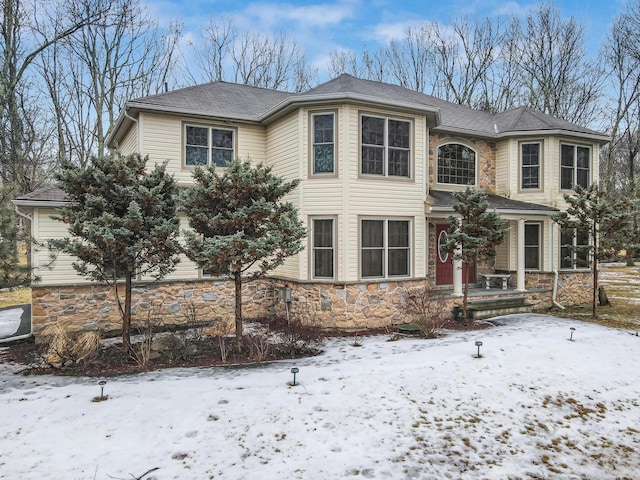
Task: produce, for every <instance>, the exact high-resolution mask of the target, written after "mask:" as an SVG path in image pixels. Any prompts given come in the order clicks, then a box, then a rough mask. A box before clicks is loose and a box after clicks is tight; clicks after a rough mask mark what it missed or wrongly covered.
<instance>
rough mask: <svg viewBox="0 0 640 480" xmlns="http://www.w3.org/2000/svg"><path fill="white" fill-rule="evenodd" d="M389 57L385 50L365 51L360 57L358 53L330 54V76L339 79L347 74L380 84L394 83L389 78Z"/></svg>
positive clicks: (338, 52)
mask: <svg viewBox="0 0 640 480" xmlns="http://www.w3.org/2000/svg"><path fill="white" fill-rule="evenodd" d="M387 60H388V55H387V52H385V50H384V49H380V50H378V51H377V52H370V51H369V50H366V49H365V50H364V51H363V52H362V54H361V55H360V56H359V57H358V55H357V54H356V52H353V51H347V50H338V51H334V52H330V53H329V74H330V75H331V76H332V77H337V76H338V75H341V74H343V73H347V74H349V75H352V76H354V77H357V78H364V79H366V80H375V81H378V82H388V81H393V78H392V77H390V76H389V72H388V70H389V65H388V64H387Z"/></svg>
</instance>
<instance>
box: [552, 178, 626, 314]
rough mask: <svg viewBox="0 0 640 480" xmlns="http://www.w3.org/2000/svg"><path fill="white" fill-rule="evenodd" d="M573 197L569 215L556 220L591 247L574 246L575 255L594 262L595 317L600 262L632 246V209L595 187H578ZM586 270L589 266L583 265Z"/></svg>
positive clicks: (566, 214)
mask: <svg viewBox="0 0 640 480" xmlns="http://www.w3.org/2000/svg"><path fill="white" fill-rule="evenodd" d="M573 190H574V191H575V194H574V195H567V194H566V195H565V196H564V199H565V201H566V202H567V203H568V204H569V207H568V208H567V210H566V211H564V212H560V213H558V214H556V215H554V216H553V220H554V221H555V222H556V223H557V224H558V225H559V226H560V228H561V229H563V230H571V231H573V232H585V233H587V234H588V236H589V244H588V245H580V246H578V245H575V246H571V250H572V253H573V252H575V253H577V254H583V255H582V256H585V255H586V257H587V258H589V259H591V271H592V274H593V298H592V314H593V316H594V317H595V315H596V302H597V298H598V262H600V261H602V260H606V259H607V258H609V257H611V256H612V255H613V254H615V253H616V251H618V250H619V249H620V248H623V247H624V246H631V245H632V244H633V233H632V209H631V207H630V204H629V202H628V201H627V200H626V199H608V198H607V197H606V193H605V192H604V190H601V189H600V188H599V187H598V185H596V184H592V185H591V186H589V187H588V188H584V187H581V186H580V185H575V186H574V187H573ZM584 266H585V267H586V266H587V265H584Z"/></svg>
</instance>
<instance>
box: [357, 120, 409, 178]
mask: <svg viewBox="0 0 640 480" xmlns="http://www.w3.org/2000/svg"><path fill="white" fill-rule="evenodd" d="M360 141H361V170H360V171H361V173H362V174H363V175H381V176H386V177H406V178H408V177H410V176H411V165H410V162H411V122H409V121H405V120H399V119H394V118H388V117H374V116H369V115H362V117H361V137H360Z"/></svg>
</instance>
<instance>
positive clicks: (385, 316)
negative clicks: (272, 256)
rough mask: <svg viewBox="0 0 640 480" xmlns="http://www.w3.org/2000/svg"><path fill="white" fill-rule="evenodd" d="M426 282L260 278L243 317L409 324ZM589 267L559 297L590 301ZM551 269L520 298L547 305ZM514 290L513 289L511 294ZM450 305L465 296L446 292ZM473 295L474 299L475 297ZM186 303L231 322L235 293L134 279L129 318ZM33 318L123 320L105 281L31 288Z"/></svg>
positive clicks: (171, 313) (177, 318)
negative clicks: (410, 298)
mask: <svg viewBox="0 0 640 480" xmlns="http://www.w3.org/2000/svg"><path fill="white" fill-rule="evenodd" d="M423 284H424V280H411V281H384V282H370V283H347V284H324V283H294V282H287V281H284V280H279V279H261V280H257V281H254V282H250V283H248V284H245V285H244V287H243V293H242V295H243V316H244V318H246V319H251V318H258V317H263V316H268V315H281V316H286V315H289V316H290V317H291V318H296V319H300V320H302V321H303V322H313V323H315V324H318V325H320V326H322V327H324V328H335V329H348V328H379V327H384V326H389V325H393V324H397V323H403V322H406V321H408V319H407V318H405V317H404V315H403V313H402V309H401V306H402V298H403V295H404V293H405V292H406V291H407V289H409V288H412V287H420V286H422V285H423ZM591 285H592V283H591V275H590V273H589V272H575V273H561V274H560V276H559V279H558V294H557V300H558V302H560V303H561V304H564V305H574V304H581V303H588V302H590V300H591ZM285 287H289V288H291V302H290V303H285V302H284V301H283V300H282V291H283V289H284V288H285ZM552 287H553V274H551V273H539V274H528V275H527V289H528V290H529V291H527V292H523V293H512V294H514V295H519V296H524V297H525V298H526V299H527V301H528V302H530V303H531V304H532V305H533V306H534V309H537V310H544V309H547V308H549V307H551V306H552V302H551V295H552ZM495 290H496V291H495V294H493V293H494V292H489V291H484V290H483V291H482V298H483V299H490V298H498V297H500V296H502V295H504V292H501V291H498V290H497V289H495ZM510 292H513V291H510ZM443 293H444V294H445V298H446V299H447V302H448V304H449V305H450V307H453V306H455V305H460V304H461V302H462V299H461V298H460V297H453V296H451V295H447V294H450V291H447V290H443ZM472 298H473V297H472ZM191 307H194V308H195V311H196V312H197V319H198V321H202V322H211V321H214V320H220V319H222V320H226V321H229V322H232V321H233V318H234V309H235V298H234V286H233V282H231V281H225V280H211V279H202V280H197V281H184V282H177V281H174V282H157V283H137V284H135V286H134V296H133V304H132V313H133V317H132V323H133V324H134V326H136V325H137V326H142V325H144V323H145V322H146V320H147V319H148V318H150V316H156V314H157V316H158V317H159V318H161V319H162V322H163V323H164V324H166V325H184V324H187V323H188V322H189V317H188V313H189V310H190V308H191ZM32 323H33V333H34V335H35V336H36V337H38V336H42V335H43V334H46V332H47V328H48V327H52V326H55V325H59V326H61V327H62V328H64V329H65V330H67V331H68V332H84V331H98V330H99V331H101V332H105V333H107V334H111V335H116V334H118V333H120V329H121V321H120V314H119V311H118V306H117V303H116V301H115V297H114V293H113V289H112V288H110V287H108V286H104V285H75V286H51V287H45V286H36V287H34V288H33V292H32Z"/></svg>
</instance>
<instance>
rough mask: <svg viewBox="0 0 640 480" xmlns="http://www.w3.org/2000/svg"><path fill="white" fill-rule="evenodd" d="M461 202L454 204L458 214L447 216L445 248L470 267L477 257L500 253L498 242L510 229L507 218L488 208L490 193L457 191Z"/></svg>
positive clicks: (466, 282) (466, 290)
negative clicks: (506, 221) (497, 247)
mask: <svg viewBox="0 0 640 480" xmlns="http://www.w3.org/2000/svg"><path fill="white" fill-rule="evenodd" d="M453 196H454V197H455V198H456V200H457V201H458V203H456V204H455V205H454V206H453V210H454V211H455V212H456V213H457V215H452V216H450V217H449V218H448V219H447V220H448V221H449V222H450V223H451V226H450V227H449V231H448V232H447V233H448V237H447V242H446V244H445V248H446V249H447V250H448V251H449V252H450V253H451V254H452V255H453V258H454V259H455V260H461V261H462V263H463V264H465V265H466V266H467V268H468V267H470V266H472V265H473V264H474V263H475V262H477V261H482V260H488V259H490V258H493V257H495V256H496V246H498V245H500V244H501V243H502V241H503V240H504V237H505V235H506V233H507V229H506V228H505V221H504V220H503V219H502V218H501V217H500V215H498V214H497V213H496V212H488V211H487V207H488V206H489V202H488V201H487V195H486V194H485V193H483V192H481V191H480V190H473V189H471V188H467V189H466V190H465V191H464V192H453ZM468 295H469V279H468V278H467V276H466V275H465V279H464V297H463V300H462V311H463V315H464V319H465V321H466V318H467V298H468Z"/></svg>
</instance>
